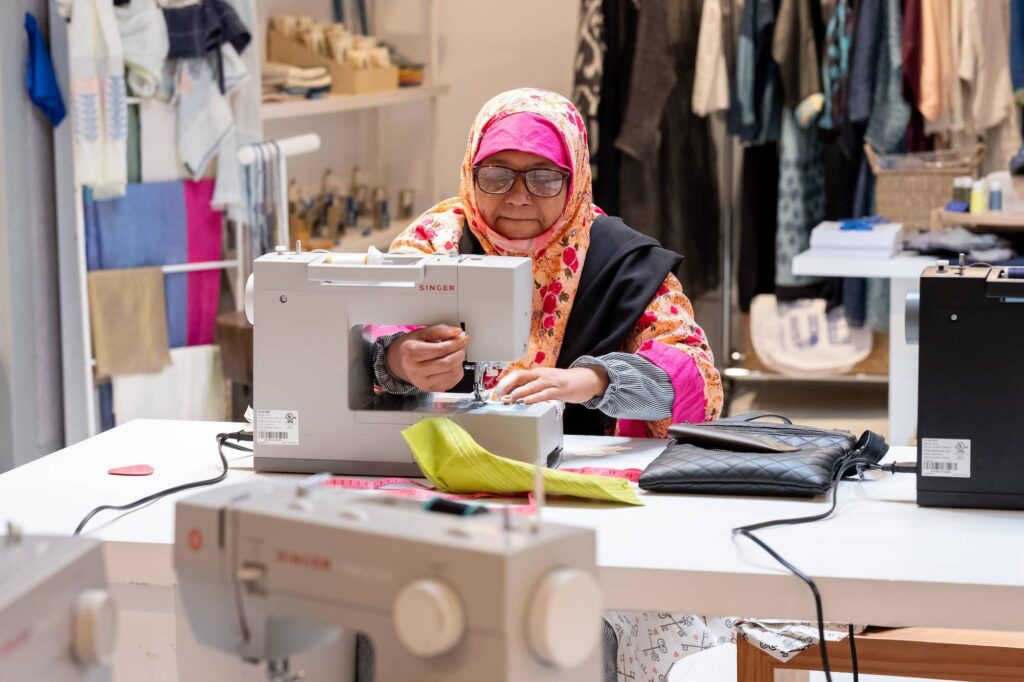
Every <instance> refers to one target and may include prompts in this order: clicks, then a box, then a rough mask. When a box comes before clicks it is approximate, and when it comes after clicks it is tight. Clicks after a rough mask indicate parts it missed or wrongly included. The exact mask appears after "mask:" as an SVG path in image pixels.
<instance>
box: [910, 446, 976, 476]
mask: <svg viewBox="0 0 1024 682" xmlns="http://www.w3.org/2000/svg"><path fill="white" fill-rule="evenodd" d="M921 475H922V476H940V477H943V478H970V477H971V441H969V440H967V439H964V438H923V439H922V440H921Z"/></svg>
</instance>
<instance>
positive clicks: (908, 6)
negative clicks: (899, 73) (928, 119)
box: [900, 0, 959, 152]
mask: <svg viewBox="0 0 1024 682" xmlns="http://www.w3.org/2000/svg"><path fill="white" fill-rule="evenodd" d="M922 1H923V0H906V2H905V3H904V6H903V35H902V40H901V43H902V49H901V54H900V56H901V58H902V61H903V98H904V100H906V101H907V102H908V103H909V104H910V124H909V125H908V126H907V140H906V149H907V151H908V152H923V151H929V150H930V149H931V148H932V141H931V138H930V137H928V136H926V135H925V132H924V116H923V115H922V114H921V110H920V109H918V108H917V103H918V102H919V101H920V98H921V41H922V36H921V31H922V26H921V13H922V7H921V4H922ZM954 16H956V15H954ZM954 35H955V34H954ZM953 75H954V77H956V78H957V79H958V80H957V90H959V76H957V75H956V70H955V69H954V73H953Z"/></svg>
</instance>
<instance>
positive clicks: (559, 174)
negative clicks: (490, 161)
mask: <svg viewBox="0 0 1024 682" xmlns="http://www.w3.org/2000/svg"><path fill="white" fill-rule="evenodd" d="M520 175H522V176H523V182H525V183H526V191H527V192H529V193H530V194H532V195H533V196H535V197H541V198H543V199H550V198H551V197H557V196H558V194H559V192H561V191H562V185H564V184H565V179H566V178H568V177H569V175H570V173H569V171H566V170H554V169H552V168H533V169H531V170H515V169H512V168H505V167H504V166H475V167H474V168H473V177H474V178H476V186H477V187H479V188H480V191H481V192H483V193H485V194H505V193H506V192H508V191H509V190H510V189H512V185H514V184H516V177H518V176H520Z"/></svg>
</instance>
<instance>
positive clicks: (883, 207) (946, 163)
mask: <svg viewBox="0 0 1024 682" xmlns="http://www.w3.org/2000/svg"><path fill="white" fill-rule="evenodd" d="M864 153H865V154H866V155H867V157H868V162H869V163H870V164H871V170H872V171H873V172H874V174H875V179H876V182H875V202H876V209H875V212H876V213H877V214H878V215H881V216H885V217H886V218H888V219H889V220H891V221H892V222H894V223H902V224H903V227H904V229H905V230H907V231H911V230H918V231H925V230H928V229H929V228H930V227H931V214H932V211H933V210H934V209H936V208H939V207H942V206H945V205H946V203H947V202H948V201H949V200H950V199H951V198H952V196H953V178H955V177H957V176H960V175H970V176H971V177H975V176H976V175H977V171H978V165H979V164H980V163H981V159H982V157H983V156H984V155H985V146H984V145H980V144H979V145H977V146H975V147H974V149H966V150H965V149H947V150H942V151H935V152H923V153H917V154H887V155H883V156H880V155H879V154H878V153H877V152H875V150H874V149H872V148H871V145H864Z"/></svg>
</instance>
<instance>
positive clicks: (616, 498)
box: [402, 417, 643, 505]
mask: <svg viewBox="0 0 1024 682" xmlns="http://www.w3.org/2000/svg"><path fill="white" fill-rule="evenodd" d="M402 436H403V437H405V441H406V442H407V443H408V444H409V448H410V449H411V450H412V454H413V456H414V457H415V458H416V461H417V463H419V465H420V469H421V470H422V471H423V475H424V476H426V477H427V478H428V479H430V482H431V483H433V484H434V487H436V488H437V489H438V490H440V491H442V492H448V493H496V494H509V493H524V492H529V491H530V490H533V478H534V475H535V470H536V465H534V464H527V463H525V462H517V461H515V460H511V459H506V458H505V457H499V456H497V455H493V454H491V453H490V452H488V451H487V450H485V449H483V448H482V447H480V445H479V444H478V443H477V442H476V441H475V440H473V437H472V436H470V435H469V434H468V433H466V430H465V429H463V428H462V427H461V426H459V425H458V424H456V423H455V422H454V421H452V420H451V419H446V418H443V417H431V418H429V419H424V420H422V421H420V422H418V423H416V424H414V425H413V426H410V427H409V428H407V429H405V430H403V431H402ZM542 473H543V476H544V490H545V492H546V493H547V494H549V495H571V496H572V497H581V498H585V499H590V500H604V501H607V502H619V503H621V504H634V505H643V502H641V501H640V500H639V499H638V498H637V496H636V493H635V492H634V490H633V488H632V486H631V485H630V483H629V481H627V480H625V479H621V478H611V477H608V476H591V475H588V474H576V473H571V472H565V471H558V470H556V469H548V468H546V467H545V468H544V469H543V472H542Z"/></svg>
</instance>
